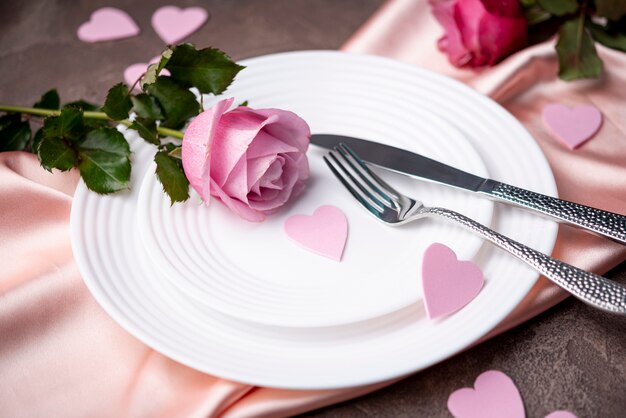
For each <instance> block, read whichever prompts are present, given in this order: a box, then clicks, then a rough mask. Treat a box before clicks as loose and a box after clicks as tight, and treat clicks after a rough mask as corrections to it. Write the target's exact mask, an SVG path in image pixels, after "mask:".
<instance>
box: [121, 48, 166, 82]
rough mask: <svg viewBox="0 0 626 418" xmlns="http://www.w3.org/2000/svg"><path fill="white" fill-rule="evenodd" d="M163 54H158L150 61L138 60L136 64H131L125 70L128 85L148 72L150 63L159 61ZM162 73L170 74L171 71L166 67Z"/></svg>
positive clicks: (125, 79) (125, 80)
mask: <svg viewBox="0 0 626 418" xmlns="http://www.w3.org/2000/svg"><path fill="white" fill-rule="evenodd" d="M160 59H161V56H160V55H159V56H156V57H154V58H152V59H151V60H150V62H147V63H146V62H138V63H136V64H132V65H129V66H128V67H126V69H125V70H124V82H126V85H127V86H128V87H130V86H132V85H133V83H134V82H135V81H137V79H138V78H139V77H140V76H141V75H142V74H143V73H145V72H146V70H147V69H148V66H149V65H150V64H154V63H155V62H159V60H160ZM160 75H170V72H169V71H167V70H166V69H163V70H161V73H160ZM135 88H137V86H135Z"/></svg>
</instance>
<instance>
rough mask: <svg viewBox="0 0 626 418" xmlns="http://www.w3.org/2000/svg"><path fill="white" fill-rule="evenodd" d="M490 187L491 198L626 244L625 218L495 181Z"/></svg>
mask: <svg viewBox="0 0 626 418" xmlns="http://www.w3.org/2000/svg"><path fill="white" fill-rule="evenodd" d="M489 186H491V187H488V188H487V190H483V191H482V193H484V194H486V195H487V196H489V197H492V198H495V199H497V200H500V201H503V202H506V203H513V204H515V205H517V206H520V207H522V208H525V209H530V210H534V211H537V212H540V213H543V214H545V215H548V216H550V217H552V218H554V219H556V220H557V221H559V222H566V223H569V224H571V225H574V226H577V227H579V228H583V229H587V230H589V231H592V232H595V233H597V234H600V235H603V236H605V237H607V238H610V239H612V240H614V241H616V242H619V243H620V244H626V216H624V215H620V214H617V213H613V212H607V211H604V210H601V209H596V208H592V207H589V206H585V205H580V204H578V203H574V202H569V201H567V200H561V199H557V198H556V197H551V196H546V195H543V194H540V193H535V192H531V191H530V190H525V189H520V188H519V187H515V186H511V185H510V184H506V183H499V182H493V183H492V184H490V185H489Z"/></svg>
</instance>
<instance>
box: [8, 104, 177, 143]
mask: <svg viewBox="0 0 626 418" xmlns="http://www.w3.org/2000/svg"><path fill="white" fill-rule="evenodd" d="M0 112H8V113H25V114H27V115H35V116H59V115H60V114H61V111H60V110H50V109H36V108H34V107H21V106H5V105H0ZM83 117H85V118H87V119H100V120H106V121H109V122H114V123H121V124H122V125H125V126H130V125H131V124H132V122H131V121H129V120H128V119H124V120H118V121H115V120H113V119H111V118H110V117H108V116H107V114H106V113H104V112H83ZM157 132H158V133H159V134H160V135H161V136H169V137H172V138H178V139H183V132H181V131H177V130H175V129H168V128H162V127H158V128H157Z"/></svg>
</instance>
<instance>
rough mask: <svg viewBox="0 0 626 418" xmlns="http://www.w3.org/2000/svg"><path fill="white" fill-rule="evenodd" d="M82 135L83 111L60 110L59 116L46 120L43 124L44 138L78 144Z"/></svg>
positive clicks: (74, 109) (73, 109) (70, 108)
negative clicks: (59, 139)
mask: <svg viewBox="0 0 626 418" xmlns="http://www.w3.org/2000/svg"><path fill="white" fill-rule="evenodd" d="M84 134H85V125H84V123H83V111H82V110H80V109H76V108H73V107H67V108H64V109H62V110H61V114H60V115H59V116H50V117H48V118H46V120H45V121H44V124H43V136H44V137H45V138H61V139H65V140H67V141H69V142H78V141H80V140H81V139H82V138H83V136H84Z"/></svg>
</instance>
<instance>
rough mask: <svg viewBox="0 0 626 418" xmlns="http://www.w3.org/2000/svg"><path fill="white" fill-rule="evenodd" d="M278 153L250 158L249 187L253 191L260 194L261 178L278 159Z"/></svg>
mask: <svg viewBox="0 0 626 418" xmlns="http://www.w3.org/2000/svg"><path fill="white" fill-rule="evenodd" d="M276 158H277V157H276V155H267V156H265V157H259V158H252V159H248V179H247V180H248V188H249V190H250V192H251V193H256V194H259V188H260V180H261V177H263V175H264V174H265V172H266V171H267V170H268V169H269V167H270V165H271V164H272V163H273V162H274V161H276Z"/></svg>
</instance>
